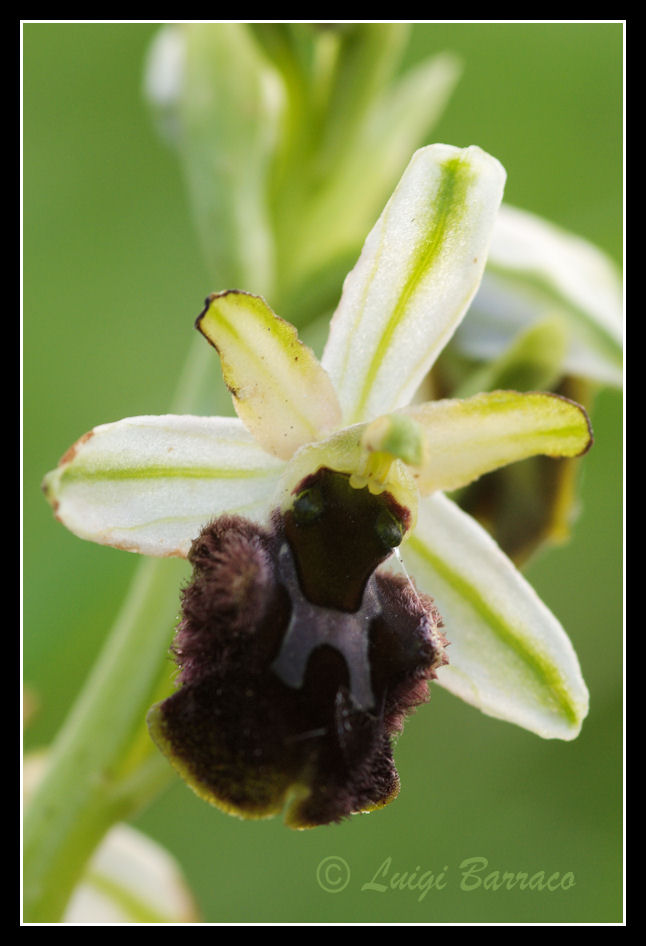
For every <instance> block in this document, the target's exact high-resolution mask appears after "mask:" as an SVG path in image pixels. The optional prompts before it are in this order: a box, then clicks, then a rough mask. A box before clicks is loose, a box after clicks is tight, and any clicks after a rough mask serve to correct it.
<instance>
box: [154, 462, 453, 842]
mask: <svg viewBox="0 0 646 946" xmlns="http://www.w3.org/2000/svg"><path fill="white" fill-rule="evenodd" d="M341 480H342V481H343V482H341ZM306 488H307V489H308V490H312V489H314V490H316V491H317V492H319V496H323V502H322V504H321V503H319V502H318V501H317V502H315V503H310V504H309V505H308V504H305V507H304V508H305V514H304V516H303V518H304V519H305V520H306V521H305V523H304V524H303V526H302V528H303V529H304V531H305V533H307V532H308V531H310V530H313V534H314V535H315V536H318V537H319V538H320V537H321V535H322V534H324V532H325V529H324V523H325V521H326V518H327V513H326V511H325V509H326V507H328V509H329V507H331V510H332V511H331V513H330V516H331V518H330V520H329V522H330V525H331V527H332V528H333V530H334V531H335V533H336V555H337V557H338V558H339V560H340V561H341V563H343V561H344V560H347V559H344V539H345V534H346V533H347V534H349V533H352V534H353V535H354V532H356V531H357V529H359V530H361V529H362V530H363V532H364V538H365V537H366V536H365V534H367V533H368V532H374V529H375V525H376V526H377V537H378V538H379V533H384V534H391V535H392V536H393V537H394V538H396V536H395V533H394V531H392V532H390V533H389V532H388V531H385V532H384V529H383V524H382V523H380V521H379V517H380V515H382V513H383V511H384V509H386V510H389V509H392V508H393V501H392V498H391V497H388V496H387V494H382V495H381V496H372V495H371V494H370V493H369V490H368V489H363V490H352V489H351V488H350V487H348V486H347V477H344V476H343V475H342V474H338V473H331V472H330V471H319V474H315V475H314V476H313V477H310V478H309V482H308V483H307V485H306ZM346 490H347V491H349V492H346ZM301 495H302V493H301ZM310 495H311V494H310ZM339 497H342V498H343V502H344V503H345V504H346V508H347V510H348V516H347V520H346V529H345V533H344V532H343V531H341V532H340V531H339V528H340V520H339V518H338V516H339V508H338V505H339V501H340V499H339ZM353 505H354V506H356V507H358V509H359V510H360V514H359V515H358V516H354V517H353V516H352V514H351V513H352V506H353ZM335 507H336V508H335ZM295 508H296V510H297V512H296V514H293V515H292V516H290V517H286V516H282V515H280V514H279V513H275V514H274V516H273V520H272V526H271V528H269V529H263V528H261V527H259V526H257V525H255V524H252V523H250V522H248V521H247V520H244V519H242V518H240V517H235V516H228V517H221V518H220V519H217V520H215V521H214V522H213V523H211V524H210V525H209V526H207V527H206V528H205V529H204V531H203V532H202V534H201V536H200V537H199V538H198V539H197V541H196V542H195V544H194V546H193V549H192V551H191V555H190V559H191V562H192V564H193V566H194V574H193V580H192V582H191V584H189V585H188V587H187V588H186V589H185V590H184V594H183V612H182V620H181V623H180V625H179V628H178V633H177V638H176V642H175V646H174V650H175V655H176V659H177V662H178V664H179V666H180V668H181V673H180V681H181V687H180V689H179V690H178V691H177V692H176V693H175V694H173V696H171V697H169V698H168V699H167V700H165V701H164V702H163V703H160V704H158V705H157V706H156V707H154V708H153V710H152V711H151V714H150V718H149V720H150V727H151V732H152V735H153V738H155V740H156V742H157V743H158V745H159V746H160V748H161V749H162V751H164V752H165V753H166V754H167V755H168V756H169V758H170V759H171V761H172V762H173V764H174V765H175V767H176V768H177V769H178V770H179V771H180V773H181V774H182V775H183V776H184V778H186V780H187V781H188V782H189V784H191V786H192V787H193V788H194V790H195V791H196V792H197V793H198V794H199V795H200V796H202V797H203V798H205V799H207V800H208V801H210V802H211V803H213V804H215V805H217V806H218V807H221V808H223V809H224V810H226V811H229V812H232V813H237V814H240V815H242V816H245V817H267V816H269V815H273V814H276V813H278V812H279V811H281V810H283V808H287V811H286V821H287V823H288V824H289V825H291V826H292V827H295V828H306V827H313V826H315V825H321V824H328V823H330V822H334V821H339V820H341V819H342V818H344V817H345V816H347V815H349V814H352V813H354V812H358V811H369V810H371V809H373V808H377V807H380V806H382V805H384V804H387V803H388V802H389V801H391V800H392V799H393V798H394V797H396V795H397V793H398V790H399V779H398V776H397V772H396V769H395V766H394V762H393V757H392V746H391V736H392V735H394V734H395V733H396V732H398V731H400V730H401V727H402V725H403V720H404V718H405V716H406V715H407V713H409V712H410V711H411V709H412V708H413V707H414V706H416V705H418V704H420V703H422V702H424V701H426V700H427V699H428V688H427V681H428V680H429V679H430V678H432V677H433V676H434V669H435V668H436V667H438V666H441V665H442V664H443V663H445V662H446V658H445V656H444V650H443V648H444V645H445V643H446V641H445V639H444V637H443V636H442V634H441V632H440V630H439V627H440V626H441V619H440V616H439V614H438V612H437V609H436V608H435V607H434V605H433V602H432V599H431V598H429V597H428V596H427V595H422V594H419V593H418V592H417V591H416V589H415V588H414V586H413V585H412V584H411V583H410V582H409V581H408V580H407V579H406V578H404V577H403V576H394V575H391V574H387V573H383V572H379V571H376V570H375V568H376V565H375V566H373V568H372V569H370V570H369V571H368V574H367V575H364V576H363V577H362V578H361V583H362V589H361V594H360V596H359V597H360V601H359V604H358V607H356V608H355V609H354V610H342V609H340V608H338V607H330V606H327V607H326V606H325V605H324V604H321V603H320V602H318V601H317V602H312V601H310V600H309V599H308V598H307V596H306V594H305V592H304V589H303V587H302V583H301V581H300V579H299V577H298V576H299V568H298V562H299V557H300V556H299V544H300V541H301V536H299V534H298V533H299V527H298V525H297V522H295V521H294V516H295V518H296V520H298V503H296V507H295ZM369 510H370V511H371V514H370V513H369ZM389 514H392V513H390V512H389ZM301 515H303V510H302V509H301ZM288 518H289V519H290V529H289V530H288V529H287V528H286V521H287V519H288ZM312 519H314V520H315V521H312ZM307 520H309V521H307ZM290 532H291V539H290V538H289V533H290ZM377 545H378V543H377ZM364 547H370V545H369V543H365V544H364ZM376 547H377V546H376V545H375V543H373V546H372V548H373V553H372V554H373V556H374V557H375V558H376V564H377V565H378V564H379V563H380V562H381V561H383V559H384V558H386V557H387V554H388V551H387V550H386V549H385V548H384V545H383V543H382V544H381V546H380V547H379V552H378V554H377V553H376V552H375V549H376ZM353 549H354V544H353V543H349V552H348V553H346V554H347V556H348V558H349V559H353V558H355V557H356V556H355V554H354V552H353V551H352V550H353ZM352 564H353V565H355V564H356V563H355V562H354V561H353V562H352ZM364 570H365V569H364ZM359 571H362V569H359ZM342 572H343V570H342V569H341V570H340V571H339V569H335V575H336V577H337V578H338V576H339V575H340V574H342ZM357 574H358V573H357V571H356V570H355V571H353V572H350V577H351V578H353V576H355V577H356V575H357ZM353 580H354V579H353ZM317 590H318V591H319V592H320V586H319V587H318V589H317ZM335 604H336V600H335Z"/></svg>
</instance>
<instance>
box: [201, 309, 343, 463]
mask: <svg viewBox="0 0 646 946" xmlns="http://www.w3.org/2000/svg"><path fill="white" fill-rule="evenodd" d="M197 327H198V328H199V330H200V331H201V332H202V334H203V335H204V336H205V337H206V338H207V339H208V341H209V342H210V343H211V344H212V345H213V346H214V347H215V348H216V349H217V351H218V354H219V355H220V359H221V361H222V372H223V374H224V380H225V382H226V384H227V386H228V388H229V390H230V391H231V394H232V396H233V402H234V405H235V409H236V411H237V413H238V416H239V417H240V419H241V420H242V421H243V423H244V424H245V426H246V427H247V429H248V430H249V431H250V432H251V433H252V434H253V436H254V437H255V438H256V440H257V441H258V442H259V443H260V444H261V445H262V446H263V447H264V448H265V450H267V451H268V452H269V453H273V454H274V455H275V456H277V457H281V458H282V459H285V460H287V459H289V457H291V456H292V454H293V453H295V452H296V450H298V449H299V447H302V446H303V445H304V444H306V443H310V442H312V441H314V440H318V439H320V438H321V437H322V436H323V435H324V434H326V433H328V432H330V431H332V430H334V429H335V428H336V427H337V426H338V425H339V423H340V420H341V411H340V408H339V402H338V400H337V396H336V394H335V391H334V388H333V386H332V383H331V381H330V379H329V377H328V376H327V374H326V373H325V371H324V370H323V368H322V367H321V365H320V363H319V361H318V359H317V358H316V356H315V355H314V353H313V352H312V350H311V349H310V348H308V347H307V346H306V345H303V343H302V342H301V341H299V338H298V333H297V331H296V329H295V328H294V326H293V325H290V323H289V322H286V321H285V320H284V319H281V318H279V317H278V316H277V315H276V314H275V313H274V312H272V310H271V309H270V308H269V306H268V305H267V303H266V302H265V300H264V299H262V298H261V297H260V296H254V295H252V294H251V293H248V292H240V291H238V290H232V291H229V292H221V293H215V294H214V295H212V296H210V297H209V299H208V304H207V307H206V309H205V310H204V312H203V313H202V314H201V315H200V317H199V318H198V320H197Z"/></svg>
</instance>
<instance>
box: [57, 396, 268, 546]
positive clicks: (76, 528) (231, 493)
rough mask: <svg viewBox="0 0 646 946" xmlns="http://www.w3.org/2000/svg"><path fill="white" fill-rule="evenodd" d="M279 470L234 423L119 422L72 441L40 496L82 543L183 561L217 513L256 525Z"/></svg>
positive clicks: (189, 420) (182, 419) (197, 419)
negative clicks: (232, 515)
mask: <svg viewBox="0 0 646 946" xmlns="http://www.w3.org/2000/svg"><path fill="white" fill-rule="evenodd" d="M282 468H283V464H282V463H280V462H279V461H277V460H276V459H275V458H274V457H271V456H269V454H267V453H265V451H264V450H262V448H261V447H260V446H259V445H258V444H257V443H256V441H255V440H254V439H253V438H252V437H251V435H250V434H249V433H248V432H247V430H245V428H244V426H243V425H242V423H241V422H240V421H239V420H238V419H237V418H223V417H190V416H174V415H167V416H161V417H128V418H125V419H124V420H120V421H117V422H116V423H113V424H103V425H101V426H100V427H95V428H94V429H93V430H92V431H90V433H88V434H85V436H84V437H81V439H80V440H79V441H77V443H75V444H74V446H73V447H71V448H70V449H69V450H68V451H67V453H66V454H65V456H64V457H63V458H62V459H61V461H60V464H59V466H58V467H57V468H56V469H55V470H53V471H52V472H51V473H48V474H47V476H46V477H45V480H44V482H43V490H44V492H45V495H46V497H47V499H48V500H49V502H50V503H51V504H52V506H53V507H54V511H55V513H56V516H57V518H58V519H59V520H60V521H61V522H62V523H63V524H64V525H65V526H67V528H68V529H70V531H71V532H74V533H75V534H76V535H78V536H80V537H81V538H82V539H89V540H91V541H93V542H98V543H100V544H101V545H112V546H115V547H117V548H121V549H125V550H127V551H130V552H141V553H142V554H144V555H157V556H171V555H176V556H186V555H187V554H188V551H189V549H190V547H191V543H192V541H193V540H194V539H195V538H196V536H197V535H198V534H199V532H200V530H201V529H202V528H203V526H204V525H205V524H206V523H207V522H209V521H210V520H211V519H213V518H215V517H216V516H218V515H221V514H222V513H225V512H230V513H239V514H240V515H244V516H247V517H248V518H251V519H257V520H260V521H262V520H263V519H264V518H265V517H266V515H267V513H268V511H269V509H270V504H271V498H272V494H273V490H274V488H275V485H276V482H277V480H278V477H279V475H280V472H281V470H282Z"/></svg>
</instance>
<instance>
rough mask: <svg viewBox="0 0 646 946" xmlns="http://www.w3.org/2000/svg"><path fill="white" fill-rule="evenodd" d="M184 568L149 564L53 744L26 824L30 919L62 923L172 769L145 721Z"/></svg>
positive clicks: (164, 663)
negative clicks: (84, 877) (98, 863)
mask: <svg viewBox="0 0 646 946" xmlns="http://www.w3.org/2000/svg"><path fill="white" fill-rule="evenodd" d="M185 574H186V565H185V563H184V562H178V561H177V560H171V559H161V560H156V561H155V560H146V561H143V562H142V563H141V565H140V566H139V568H138V571H137V573H136V575H135V579H134V582H133V585H132V587H131V590H130V593H129V594H128V596H127V598H126V600H125V602H124V604H123V607H122V610H121V613H120V615H119V617H118V618H117V622H116V625H115V627H114V630H113V632H112V634H111V636H110V638H109V639H108V642H107V644H106V646H105V648H104V650H103V652H102V654H101V656H100V658H99V660H98V662H97V664H96V666H95V668H94V671H93V673H92V674H91V675H90V677H89V679H88V680H87V683H86V685H85V687H84V689H83V691H82V693H81V695H80V697H79V699H78V701H77V703H76V705H75V707H74V709H73V710H72V712H71V714H70V716H69V718H68V720H67V721H66V723H65V725H64V727H63V729H62V731H61V733H60V735H59V737H58V739H57V741H56V742H55V744H54V746H53V747H52V751H51V758H50V763H49V766H48V769H47V772H46V773H45V775H44V777H43V779H42V781H41V782H40V784H39V786H38V789H37V791H36V793H35V794H34V797H33V799H32V800H31V802H30V804H29V807H28V810H27V812H26V818H25V829H24V839H23V840H24V869H25V881H24V895H25V907H24V909H25V920H26V921H27V922H44V923H46V922H58V921H59V920H60V919H61V917H62V915H63V911H64V909H65V906H66V904H67V901H68V899H69V896H70V895H71V893H72V891H73V889H74V887H75V886H76V884H77V883H78V881H79V879H80V877H81V874H82V872H83V868H84V866H85V863H86V861H87V859H88V858H89V856H90V854H91V853H92V851H93V850H94V848H95V847H96V845H97V844H98V843H99V841H100V840H101V838H102V837H103V835H104V833H105V832H106V831H107V830H108V828H109V827H110V826H111V825H112V824H113V823H114V822H115V821H118V820H121V819H123V818H125V817H127V816H129V815H131V814H132V813H133V811H135V810H136V808H137V807H138V806H139V805H141V804H142V803H144V802H145V801H147V800H149V799H150V798H151V797H154V795H155V794H156V793H157V792H158V791H159V789H160V788H161V787H162V786H163V785H164V784H165V783H166V782H168V781H170V779H172V777H173V775H172V770H171V769H170V767H169V766H168V765H166V764H165V763H164V760H161V759H160V760H157V759H156V758H155V757H154V756H153V755H152V753H154V751H155V750H154V747H152V743H150V744H149V745H145V744H142V741H141V739H140V738H139V736H140V730H141V724H142V720H143V719H144V718H145V714H146V711H147V709H148V707H149V706H150V704H151V703H152V702H153V700H154V697H155V695H156V693H157V692H158V691H159V686H160V680H161V679H163V678H165V680H166V687H169V685H170V676H171V663H170V660H169V653H168V648H169V645H170V642H171V638H172V633H173V617H172V616H173V615H174V614H176V613H177V609H178V601H179V586H180V583H181V579H182V577H183V576H184V575H185Z"/></svg>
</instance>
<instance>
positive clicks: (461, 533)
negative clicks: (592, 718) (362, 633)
mask: <svg viewBox="0 0 646 946" xmlns="http://www.w3.org/2000/svg"><path fill="white" fill-rule="evenodd" d="M401 553H402V558H403V561H404V563H405V565H406V568H407V569H408V570H409V572H410V573H411V574H412V575H413V576H414V577H415V579H416V581H417V584H418V587H419V588H420V589H421V590H423V591H425V592H427V593H429V594H431V595H433V597H434V598H435V601H436V604H437V606H438V608H439V610H440V613H441V615H442V617H443V620H444V625H445V626H444V629H443V630H444V633H445V635H446V637H447V639H448V640H449V642H450V647H449V649H448V651H447V653H448V657H449V665H448V666H447V667H443V668H442V669H441V670H440V671H438V683H440V684H441V685H442V686H444V687H446V688H447V689H448V690H450V691H451V692H453V693H455V694H456V695H457V696H459V697H461V698H462V699H463V700H465V701H466V702H467V703H471V704H472V705H474V706H476V707H478V708H479V709H481V710H482V711H483V712H484V713H486V714H487V715H489V716H495V717H496V718H498V719H504V720H507V721H508V722H512V723H517V724H518V725H519V726H523V727H524V728H525V729H529V730H531V731H532V732H535V733H537V734H538V735H539V736H543V737H544V738H547V739H549V738H558V739H574V738H575V737H576V736H577V735H578V733H579V730H580V728H581V723H582V721H583V719H584V718H585V716H586V714H587V711H588V691H587V689H586V686H585V683H584V682H583V679H582V677H581V671H580V668H579V664H578V661H577V658H576V654H575V653H574V650H573V648H572V644H571V643H570V640H569V638H568V637H567V635H566V634H565V631H564V630H563V628H562V626H561V625H560V624H559V622H558V621H557V619H556V618H555V617H554V615H553V614H552V613H551V611H549V609H548V608H547V607H546V606H545V605H544V604H543V602H542V601H541V600H540V598H539V597H538V595H537V594H536V592H535V591H534V590H533V589H532V588H531V586H530V585H529V584H528V583H527V582H526V581H525V579H524V578H523V577H522V575H521V574H520V572H518V571H517V570H516V568H515V567H514V566H513V565H512V563H511V562H510V561H509V559H508V558H507V557H506V556H505V555H504V554H503V552H501V550H500V549H499V548H498V546H497V545H496V544H495V542H494V541H493V540H492V539H491V538H490V536H489V535H488V534H487V533H486V532H485V531H484V529H482V528H481V527H480V526H479V525H478V524H477V523H476V522H475V521H474V520H473V519H472V518H471V517H470V516H468V515H466V513H464V512H462V511H461V510H460V509H459V508H458V507H457V506H456V505H455V504H454V503H453V502H451V500H449V499H447V498H446V497H445V496H443V495H442V494H441V493H438V494H436V495H434V496H429V497H426V498H425V499H423V500H422V502H421V503H420V509H419V518H418V522H417V526H416V528H415V531H414V533H413V534H412V535H411V537H410V538H409V539H408V541H407V542H406V543H405V545H403V546H402V548H401Z"/></svg>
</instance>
